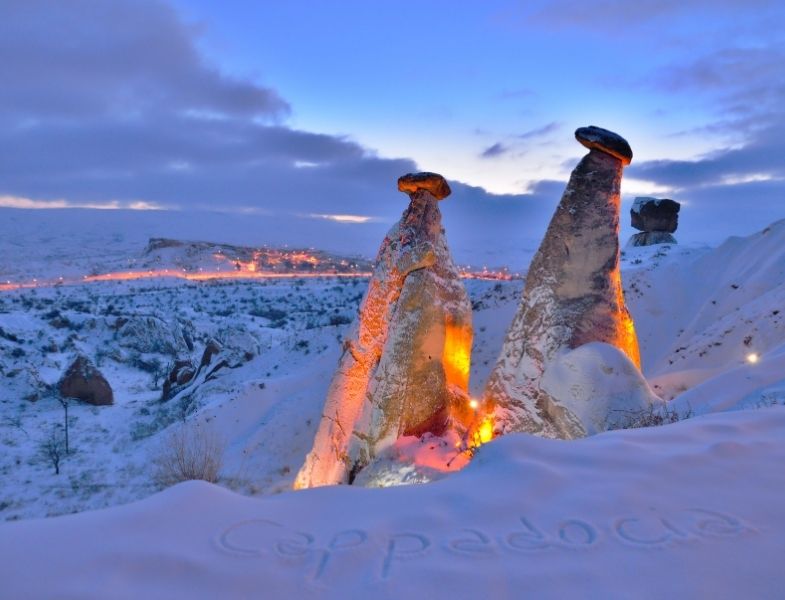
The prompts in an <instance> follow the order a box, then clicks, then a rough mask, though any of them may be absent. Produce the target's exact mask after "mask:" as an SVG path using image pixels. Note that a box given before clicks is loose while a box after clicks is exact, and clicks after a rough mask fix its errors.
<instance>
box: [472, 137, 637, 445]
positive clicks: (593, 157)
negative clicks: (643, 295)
mask: <svg viewBox="0 0 785 600" xmlns="http://www.w3.org/2000/svg"><path fill="white" fill-rule="evenodd" d="M575 137H576V138H577V139H578V141H579V142H580V143H581V144H583V145H584V146H586V147H588V148H589V149H590V152H589V153H588V154H587V155H586V156H584V157H583V159H582V160H581V162H580V163H579V164H578V166H577V167H576V168H575V170H574V171H573V172H572V175H571V176H570V181H569V183H568V184H567V188H566V190H565V191H564V195H563V196H562V199H561V202H560V203H559V206H558V208H557V209H556V212H555V214H554V215H553V218H552V219H551V222H550V225H549V226H548V230H547V232H546V234H545V238H544V239H543V241H542V243H541V245H540V248H539V249H538V251H537V253H536V254H535V256H534V259H533V260H532V263H531V265H530V267H529V272H528V275H527V277H526V285H525V287H524V292H523V298H522V300H521V304H520V307H519V308H518V312H517V313H516V315H515V318H514V319H513V322H512V324H511V325H510V328H509V329H508V331H507V336H506V338H505V341H504V345H503V346H502V351H501V354H500V356H499V359H498V361H497V364H496V366H495V367H494V370H493V371H492V373H491V376H490V378H489V380H488V384H487V386H486V393H485V402H486V407H487V408H488V409H492V410H493V411H494V413H495V420H496V425H495V428H496V431H497V432H498V433H507V432H512V431H525V432H529V433H534V434H538V435H542V436H546V437H553V438H566V439H570V438H575V437H582V436H584V435H587V433H588V428H587V427H586V425H585V424H584V422H583V420H582V419H581V417H580V416H579V415H577V414H576V412H575V411H574V410H571V409H570V407H569V406H567V405H566V404H565V403H564V402H563V401H562V400H561V399H560V398H555V397H554V396H553V395H552V394H551V393H549V392H548V390H547V389H544V388H543V387H542V385H541V382H542V378H543V374H544V373H545V371H546V369H547V368H548V367H549V365H550V364H551V363H552V362H553V361H555V360H556V359H558V358H559V357H560V356H561V355H562V354H564V353H566V352H569V351H570V350H572V349H575V348H578V347H579V346H582V345H583V344H588V343H590V342H604V343H606V344H610V345H611V346H614V347H616V348H618V349H619V350H620V351H622V352H623V353H624V354H626V356H627V357H628V358H629V360H630V361H631V363H632V364H633V365H635V366H636V367H639V365H640V358H639V352H638V341H637V338H636V335H635V328H634V325H633V322H632V318H631V316H630V314H629V312H628V311H627V308H626V306H625V304H624V296H623V292H622V286H621V274H620V271H619V237H618V234H619V207H620V196H619V187H620V184H621V177H622V169H623V166H624V165H626V164H629V162H630V161H631V159H632V150H631V149H630V147H629V145H628V144H627V142H626V141H625V140H624V139H623V138H622V137H621V136H619V135H617V134H615V133H613V132H610V131H607V130H604V129H601V128H599V127H584V128H581V129H578V130H577V131H576V132H575Z"/></svg>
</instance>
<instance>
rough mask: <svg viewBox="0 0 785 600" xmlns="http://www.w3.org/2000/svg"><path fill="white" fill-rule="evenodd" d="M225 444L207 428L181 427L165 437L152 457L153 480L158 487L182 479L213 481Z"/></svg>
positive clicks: (221, 461)
mask: <svg viewBox="0 0 785 600" xmlns="http://www.w3.org/2000/svg"><path fill="white" fill-rule="evenodd" d="M225 446H226V444H225V443H224V441H223V440H222V439H221V438H220V437H218V436H217V435H216V434H215V433H214V432H213V431H211V430H209V429H208V428H206V427H198V426H180V427H177V428H176V429H175V430H174V431H172V432H171V433H170V434H169V435H168V436H167V437H166V438H165V440H164V442H163V444H162V445H161V447H160V451H159V453H158V455H157V456H155V457H154V459H153V468H154V471H153V479H154V480H155V482H156V483H157V484H158V485H160V486H161V487H169V486H172V485H174V484H176V483H180V482H182V481H191V480H194V479H196V480H202V481H209V482H210V483H215V482H217V481H218V473H219V471H220V470H221V466H222V465H223V455H224V449H225Z"/></svg>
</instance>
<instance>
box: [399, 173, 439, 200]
mask: <svg viewBox="0 0 785 600" xmlns="http://www.w3.org/2000/svg"><path fill="white" fill-rule="evenodd" d="M418 190H425V191H427V192H430V193H431V195H432V196H433V197H434V198H436V199H437V200H442V199H444V198H446V197H447V196H449V195H450V194H451V193H452V190H450V186H449V185H447V181H446V180H445V179H444V177H442V176H441V175H439V174H438V173H428V172H423V173H407V174H406V175H404V176H403V177H399V178H398V191H399V192H405V193H407V194H409V195H411V194H413V193H415V192H416V191H418Z"/></svg>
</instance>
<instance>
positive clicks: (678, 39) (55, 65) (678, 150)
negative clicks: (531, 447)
mask: <svg viewBox="0 0 785 600" xmlns="http://www.w3.org/2000/svg"><path fill="white" fill-rule="evenodd" d="M687 4H688V5H689V6H688V7H685V5H687ZM589 124H595V125H599V126H602V127H606V128H608V129H612V130H614V131H617V132H619V133H621V134H622V135H624V136H625V137H626V138H627V139H628V140H629V142H630V144H631V146H632V148H633V151H634V153H635V158H634V159H633V163H632V165H631V166H630V167H629V168H627V169H626V172H625V181H624V185H623V190H622V191H623V193H624V195H625V202H626V203H629V202H630V201H631V199H632V197H633V196H635V195H657V196H661V197H665V196H668V197H672V198H674V199H676V200H679V201H681V202H683V204H684V205H683V207H682V214H681V226H680V230H679V232H677V237H678V238H679V239H681V240H683V241H689V242H693V241H696V242H697V241H701V242H709V243H716V242H719V241H721V240H722V239H723V238H724V237H726V236H727V235H730V234H747V233H751V232H753V231H755V230H756V229H759V228H762V227H763V226H765V225H767V224H768V223H769V222H771V221H774V220H776V219H779V218H783V217H785V3H782V2H778V1H775V0H745V1H744V2H742V1H740V0H691V1H690V2H683V1H681V0H635V1H633V0H624V1H621V0H594V1H593V2H585V1H583V0H552V1H544V0H541V1H536V0H535V1H529V2H513V1H509V0H487V1H484V2H459V1H456V0H452V1H447V0H430V1H428V0H426V1H421V2H403V1H400V0H398V1H387V0H380V1H378V2H368V1H367V0H364V1H359V0H358V1H342V2H313V1H300V0H287V1H286V2H258V1H253V0H234V1H233V2H231V3H227V2H220V1H218V0H170V1H164V0H2V2H0V148H2V150H0V206H6V207H63V206H102V207H105V206H113V207H128V208H136V209H145V208H151V207H163V208H172V209H179V210H180V211H181V212H187V213H188V214H191V215H193V214H197V213H194V211H197V210H212V211H222V212H236V213H238V214H243V215H245V216H246V217H245V218H247V219H254V218H255V219H259V220H260V223H261V222H264V223H266V225H267V227H268V229H269V228H270V227H272V226H273V225H274V228H275V230H276V233H277V234H278V235H279V236H280V235H282V231H283V232H284V233H286V232H291V243H295V244H296V243H303V242H302V241H301V240H300V239H299V238H298V235H299V236H300V237H302V236H303V232H304V231H307V232H308V234H307V238H308V239H307V241H308V242H309V243H310V244H311V245H316V246H323V247H327V248H330V247H333V246H336V247H337V246H341V247H346V246H347V240H352V239H356V240H358V241H357V251H360V252H363V253H366V254H370V253H373V251H374V250H375V245H376V244H378V239H379V236H380V235H382V234H383V232H384V230H385V229H386V228H387V227H388V226H389V224H390V223H391V222H392V221H393V220H394V219H395V218H397V216H398V215H399V213H400V212H401V210H402V209H403V208H404V207H405V204H406V198H405V197H403V196H402V195H400V194H399V193H398V192H397V191H396V189H395V180H396V178H397V177H398V176H399V175H401V174H403V173H405V172H407V171H411V170H415V169H422V170H432V171H437V172H440V173H442V174H443V175H445V176H446V177H447V178H448V179H449V180H450V181H451V183H452V184H453V190H454V194H453V196H452V197H451V198H450V199H448V200H446V201H445V203H444V204H443V205H442V209H443V212H444V215H445V224H446V227H447V232H448V238H449V240H450V242H451V244H454V245H456V246H457V247H460V248H461V253H462V254H461V257H460V258H461V259H462V260H465V259H464V258H463V257H464V256H470V255H471V250H472V248H476V249H478V251H479V248H480V247H484V246H487V245H488V244H495V243H499V240H504V241H503V244H502V245H503V246H504V247H505V249H504V252H502V256H505V253H507V252H510V253H515V251H516V249H518V248H520V249H526V248H528V249H530V248H531V247H532V246H533V247H536V244H537V242H538V240H539V238H540V237H541V235H542V233H543V232H544V228H545V226H546V225H547V221H548V218H549V217H550V214H551V213H552V211H553V209H554V207H555V205H556V203H557V202H558V199H559V196H560V195H561V192H562V190H563V188H564V184H565V183H566V179H567V177H568V176H569V172H570V170H571V169H572V168H573V167H574V165H575V164H576V163H577V160H578V158H579V157H580V156H581V155H582V154H583V153H584V152H583V148H582V147H581V146H579V145H578V144H577V143H576V142H575V140H574V138H573V131H574V130H575V129H576V128H577V127H579V126H583V125H589ZM459 182H460V183H459ZM626 213H627V211H626V207H625V209H624V211H623V217H622V219H623V223H624V225H625V226H626V225H627V224H628V221H629V218H628V216H627V214H626ZM162 214H163V213H162ZM347 219H348V220H350V221H353V222H346V220H347ZM360 221H364V222H360ZM319 223H323V224H324V227H318V225H319ZM264 231H265V228H264V227H260V236H263V232H264ZM629 233H630V231H629V229H626V228H625V230H624V231H623V236H625V237H626V235H629ZM264 241H266V240H264V239H260V240H259V242H260V243H261V242H264ZM339 241H340V244H339V243H338V242H339ZM349 246H351V244H349ZM513 262H514V261H513Z"/></svg>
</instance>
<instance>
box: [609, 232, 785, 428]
mask: <svg viewBox="0 0 785 600" xmlns="http://www.w3.org/2000/svg"><path fill="white" fill-rule="evenodd" d="M624 261H625V273H624V283H625V289H626V292H625V294H626V298H627V303H628V306H629V307H630V310H631V312H632V314H633V317H634V318H635V326H636V329H637V332H638V336H639V339H640V345H641V351H642V358H643V371H644V373H645V374H646V376H647V378H648V379H649V381H650V383H652V384H653V387H654V388H655V390H656V391H658V392H659V393H660V394H661V395H662V396H663V397H665V398H666V399H670V398H673V397H675V396H678V395H679V394H682V393H683V392H685V391H686V390H688V389H690V388H695V386H698V385H699V384H702V383H703V382H706V383H707V384H708V383H710V382H711V381H712V380H714V379H715V378H723V381H724V383H723V384H721V385H719V386H715V388H708V389H706V390H705V393H704V392H700V393H698V392H697V388H696V389H695V391H694V393H691V394H690V397H689V401H690V405H691V406H692V409H693V411H694V412H705V411H707V410H713V409H718V408H720V407H722V408H723V409H728V408H730V407H731V406H732V405H734V403H736V402H737V401H741V400H742V399H744V403H746V404H749V403H750V402H752V403H755V402H757V401H758V400H761V399H762V398H763V397H764V396H765V395H766V393H767V390H768V388H769V387H770V386H780V387H781V384H780V383H779V382H783V381H785V371H783V369H782V367H783V358H782V354H783V352H785V220H783V221H778V222H776V223H774V224H772V225H771V226H769V227H767V228H766V229H764V230H763V231H761V232H759V233H756V234H754V235H752V236H749V237H745V238H737V237H734V238H730V239H728V240H727V241H726V242H724V243H723V244H722V245H721V246H719V247H718V248H716V249H709V248H702V249H695V248H682V247H679V246H652V247H649V248H636V249H627V250H626V251H625V256H624ZM753 360H754V361H756V362H754V363H753V362H751V361H753ZM729 373H733V374H732V375H728V374H729ZM729 378H730V379H729ZM731 380H732V381H731ZM719 388H721V390H719ZM756 390H757V391H758V392H759V393H758V394H757V395H756V396H755V394H753V392H755V391H756ZM716 391H721V393H722V394H723V395H724V397H725V400H724V401H723V402H722V403H717V402H716V401H715V398H714V394H715V393H716ZM749 394H753V395H754V396H755V398H750V397H747V396H748V395H749ZM686 400H687V398H685V399H683V400H682V402H686ZM782 400H785V398H782ZM704 403H708V404H706V406H703V405H704ZM744 403H742V404H744ZM740 405H741V404H740ZM712 407H714V408H712Z"/></svg>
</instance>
